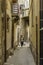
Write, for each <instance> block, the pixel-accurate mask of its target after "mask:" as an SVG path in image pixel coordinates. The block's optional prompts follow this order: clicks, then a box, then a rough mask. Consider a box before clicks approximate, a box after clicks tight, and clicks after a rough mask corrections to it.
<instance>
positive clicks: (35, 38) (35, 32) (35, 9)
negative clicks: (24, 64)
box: [29, 0, 40, 65]
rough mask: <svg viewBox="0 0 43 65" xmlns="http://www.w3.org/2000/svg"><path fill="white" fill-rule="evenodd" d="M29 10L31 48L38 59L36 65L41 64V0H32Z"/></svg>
mask: <svg viewBox="0 0 43 65" xmlns="http://www.w3.org/2000/svg"><path fill="white" fill-rule="evenodd" d="M29 10H30V12H29V25H30V27H29V30H30V32H29V33H30V41H31V50H32V53H33V56H34V58H35V61H36V65H37V64H38V65H39V64H40V61H39V59H40V57H39V56H40V50H39V49H40V31H39V30H40V13H39V11H40V2H39V0H30V9H29Z"/></svg>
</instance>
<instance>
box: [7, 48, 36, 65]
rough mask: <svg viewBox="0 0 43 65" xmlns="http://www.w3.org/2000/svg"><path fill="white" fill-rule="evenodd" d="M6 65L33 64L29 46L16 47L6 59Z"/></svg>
mask: <svg viewBox="0 0 43 65" xmlns="http://www.w3.org/2000/svg"><path fill="white" fill-rule="evenodd" d="M7 63H8V65H35V62H34V59H33V56H32V54H31V51H30V48H28V47H20V48H19V47H18V48H17V49H16V50H15V51H14V55H13V56H12V57H9V59H8V60H7Z"/></svg>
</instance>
